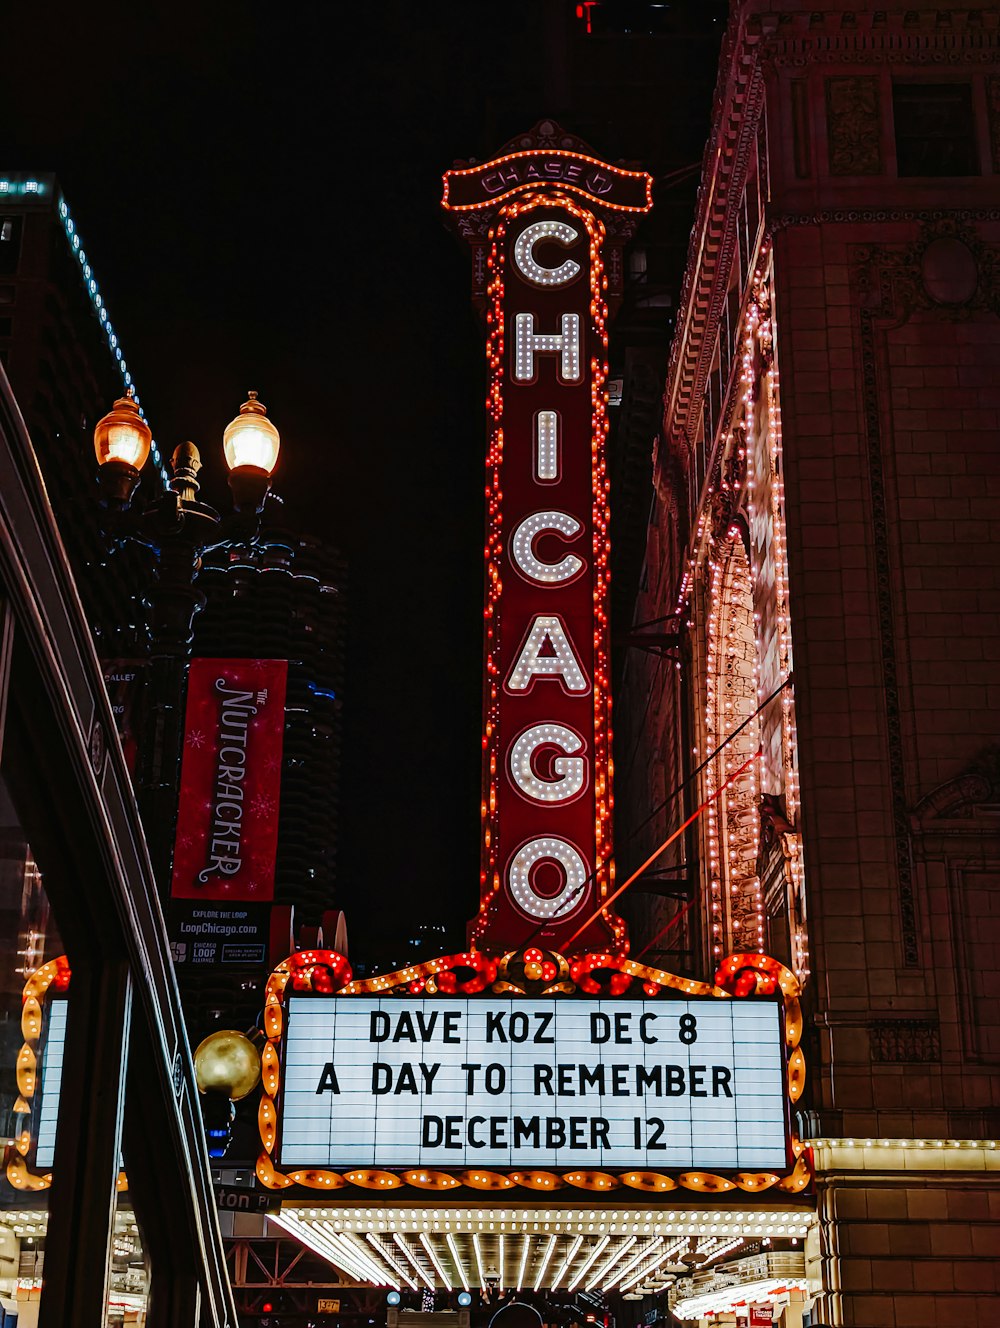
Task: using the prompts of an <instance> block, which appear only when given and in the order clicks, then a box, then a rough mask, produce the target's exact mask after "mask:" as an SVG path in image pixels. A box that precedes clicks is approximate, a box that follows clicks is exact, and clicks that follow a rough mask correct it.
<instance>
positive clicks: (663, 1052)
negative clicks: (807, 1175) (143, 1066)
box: [280, 996, 788, 1170]
mask: <svg viewBox="0 0 1000 1328" xmlns="http://www.w3.org/2000/svg"><path fill="white" fill-rule="evenodd" d="M287 1017H288V1023H287V1031H286V1036H285V1040H284V1068H283V1072H282V1076H281V1100H280V1120H281V1142H280V1159H281V1165H282V1166H283V1167H284V1168H286V1169H288V1168H291V1167H346V1166H367V1167H413V1166H431V1167H435V1166H436V1167H442V1166H443V1167H455V1166H468V1165H479V1166H513V1167H524V1168H530V1167H535V1166H574V1165H577V1166H578V1165H580V1164H581V1163H585V1164H586V1165H588V1166H602V1167H612V1168H631V1167H641V1168H646V1167H655V1168H656V1169H657V1170H664V1169H688V1168H713V1169H736V1168H739V1169H747V1170H761V1169H767V1170H782V1169H784V1167H785V1166H786V1162H787V1157H788V1152H787V1148H788V1143H787V1132H786V1110H785V1107H786V1095H785V1058H784V1051H783V1045H782V1043H783V1039H782V1030H781V1016H780V1007H779V1005H778V1004H777V1002H775V1001H770V1000H759V1001H757V1000H741V1001H719V1000H716V999H714V998H712V997H706V998H700V999H698V998H696V999H691V1000H677V1001H662V1000H660V1001H641V1002H634V1003H633V1002H630V1003H629V1004H628V1005H627V1006H624V1007H623V1006H617V1007H612V1008H609V1006H608V1003H607V1002H601V1001H597V1000H572V1001H552V1000H546V999H542V1000H532V999H528V1000H523V999H518V1000H516V1001H515V1000H511V999H507V1000H491V1001H489V1002H488V1003H487V1002H483V1001H477V1000H474V999H473V1000H468V999H463V998H461V997H457V998H451V999H447V1000H442V999H441V998H440V997H435V998H431V999H415V1000H406V1001H400V1000H399V999H398V998H395V997H372V998H368V997H351V998H350V999H349V1000H341V999H337V998H333V999H322V998H316V997H310V996H292V997H291V998H290V999H289V1002H288V1007H287Z"/></svg>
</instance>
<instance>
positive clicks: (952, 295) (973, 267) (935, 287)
mask: <svg viewBox="0 0 1000 1328" xmlns="http://www.w3.org/2000/svg"><path fill="white" fill-rule="evenodd" d="M855 262H856V272H857V277H858V284H859V289H860V291H861V298H862V302H863V304H864V305H865V306H866V307H868V308H874V307H881V308H882V309H885V308H886V307H887V306H891V308H892V310H893V314H894V315H895V316H896V317H898V316H900V315H902V316H903V317H904V318H908V317H909V316H910V315H911V314H912V313H913V312H914V311H915V310H917V309H934V310H936V311H937V312H938V313H939V314H940V315H941V316H942V317H945V318H948V319H949V320H961V319H965V318H968V317H969V315H970V314H971V313H972V312H973V311H974V310H977V309H988V310H991V311H992V312H993V313H996V314H1000V282H998V281H997V275H998V272H1000V263H998V261H997V254H996V250H995V249H993V248H991V247H990V246H989V245H987V244H984V243H983V240H982V238H981V237H980V235H979V233H978V231H977V230H976V229H975V227H973V226H970V225H969V224H968V222H967V221H966V220H965V219H964V218H961V217H959V216H954V215H939V216H937V217H933V218H927V219H922V220H921V224H920V231H919V234H918V235H917V238H916V240H914V242H913V243H912V244H910V245H908V246H907V247H906V248H903V249H888V248H881V247H877V246H864V247H863V248H860V249H858V250H856V251H855Z"/></svg>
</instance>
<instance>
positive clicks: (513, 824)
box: [445, 149, 651, 953]
mask: <svg viewBox="0 0 1000 1328" xmlns="http://www.w3.org/2000/svg"><path fill="white" fill-rule="evenodd" d="M547 156H549V157H552V158H554V159H558V158H560V157H565V159H566V160H565V163H564V164H565V166H566V170H561V171H559V172H557V173H554V174H552V175H547V176H545V177H544V178H543V177H541V176H540V177H539V178H538V179H537V180H536V181H535V182H533V183H532V185H531V186H530V187H529V186H527V185H525V184H524V183H523V182H519V181H518V182H514V181H510V180H507V177H506V176H505V175H504V173H503V172H504V169H505V168H506V166H507V165H509V162H510V160H513V159H511V158H509V160H508V161H507V162H505V163H501V162H500V161H499V160H497V161H494V162H492V163H487V164H486V165H485V166H483V167H477V168H476V171H477V172H478V173H481V174H482V177H483V179H484V180H485V179H489V180H490V181H491V182H492V183H493V184H494V185H495V186H496V187H495V188H492V189H491V191H489V192H487V193H485V194H484V195H483V196H482V197H481V198H480V200H479V201H478V202H474V203H463V204H462V205H461V207H462V210H463V211H474V210H477V209H478V210H479V211H480V212H482V214H483V215H482V216H481V218H479V219H478V221H479V223H481V224H480V227H479V229H478V230H477V231H476V233H477V234H481V235H484V234H485V232H486V230H487V229H489V230H490V237H491V238H490V246H489V261H488V275H489V289H488V291H487V292H486V312H487V313H488V315H489V317H488V320H487V356H488V362H489V366H490V375H491V384H490V395H489V400H490V420H491V432H490V437H489V450H488V475H489V485H488V490H487V504H488V516H487V539H486V551H487V576H486V586H487V600H486V612H485V624H486V661H485V663H486V669H485V705H484V712H485V732H484V743H483V749H484V759H483V798H482V806H483V838H482V873H481V902H480V912H479V916H478V918H477V919H476V921H475V922H474V924H473V927H472V932H471V935H472V939H473V941H474V943H475V945H476V946H477V947H478V948H480V949H482V950H484V951H486V952H487V953H490V952H493V953H499V952H503V951H505V950H509V949H513V948H516V947H518V946H519V945H524V944H528V943H529V942H531V943H535V944H538V945H540V946H543V947H548V948H551V949H554V950H563V951H564V952H565V950H566V947H567V946H568V945H569V943H570V941H571V940H572V948H571V952H573V951H576V952H579V951H586V950H598V949H600V950H610V951H613V952H618V953H623V952H625V950H626V949H627V937H626V934H625V927H624V924H623V923H622V921H621V919H619V918H617V917H616V916H615V915H614V914H613V913H612V912H611V911H610V910H609V909H608V908H606V907H602V901H603V900H604V899H605V898H606V897H607V896H608V895H609V894H610V892H611V889H612V885H613V874H612V866H611V859H612V843H611V796H612V789H611V762H610V751H611V698H610V693H609V676H608V674H609V662H610V641H609V639H608V604H607V594H608V572H607V561H608V531H607V520H608V500H609V495H608V483H607V469H606V465H605V459H604V442H605V432H606V427H607V425H606V418H605V392H604V383H605V378H606V375H607V307H606V304H605V298H606V296H605V292H606V291H607V286H608V282H607V274H606V267H605V259H606V254H607V250H608V249H609V248H610V247H612V246H615V247H618V248H620V247H621V246H622V245H623V244H624V243H625V241H626V239H627V238H629V236H630V233H631V231H632V230H634V227H635V224H636V222H637V220H638V214H639V213H641V212H642V211H644V210H648V200H649V198H650V190H649V184H650V183H651V182H649V179H648V177H646V176H642V177H641V178H642V179H643V180H645V181H646V199H647V208H646V209H644V208H641V207H637V206H635V205H634V203H633V202H631V201H630V202H629V203H628V204H625V203H624V202H621V201H619V199H620V198H623V197H624V195H616V193H615V191H614V190H608V191H607V192H606V193H603V194H596V193H594V191H592V190H588V188H587V187H586V185H585V180H586V179H589V178H591V177H593V178H599V179H606V180H611V179H615V180H617V179H620V178H621V177H622V172H620V171H617V172H616V168H614V167H610V166H608V165H607V164H606V163H601V162H599V161H597V160H596V159H591V160H592V167H591V168H589V169H588V171H587V172H583V171H580V170H577V171H576V172H575V173H574V172H571V171H570V170H569V167H570V166H578V165H579V164H580V162H581V161H585V160H586V155H585V154H582V153H580V152H571V151H569V150H565V151H564V150H562V149H559V150H551V149H547ZM508 157H509V154H508ZM455 174H456V173H454V172H450V173H449V176H447V177H446V182H445V183H446V190H445V206H446V207H449V209H450V207H451V205H450V204H449V201H448V199H449V192H448V191H449V189H451V188H457V187H458V186H457V185H456V183H455V182H454V180H453V178H452V177H453V176H454V175H455ZM457 174H458V175H461V174H462V173H461V172H458V173H457ZM640 175H641V173H634V176H635V179H636V180H637V181H638V179H639V177H640ZM464 196H465V195H463V197H464ZM629 198H630V200H631V199H634V198H635V195H634V194H630V195H629ZM456 206H457V205H456ZM463 234H466V235H469V234H471V232H470V230H469V229H468V228H467V227H466V228H465V229H464V230H463ZM609 237H610V238H609ZM620 266H621V265H620V263H617V262H616V263H615V264H614V265H613V270H614V271H615V272H617V271H618V270H619V269H620ZM578 931H579V932H580V935H579V936H578V937H576V938H575V939H573V938H574V935H575V933H576V932H578Z"/></svg>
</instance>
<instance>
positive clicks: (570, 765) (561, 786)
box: [510, 724, 587, 802]
mask: <svg viewBox="0 0 1000 1328" xmlns="http://www.w3.org/2000/svg"><path fill="white" fill-rule="evenodd" d="M542 747H557V748H558V749H559V750H560V751H562V752H565V753H567V754H566V755H565V756H557V757H555V758H554V759H553V761H552V771H553V774H554V775H555V778H554V779H541V778H540V777H539V776H538V775H537V774H536V773H535V769H534V766H533V764H532V762H533V760H534V756H535V753H536V752H537V751H538V750H539V749H540V748H542ZM582 748H583V739H582V738H581V737H580V735H579V733H575V732H574V731H573V730H572V729H571V728H567V727H566V725H565V724H534V725H532V727H531V728H530V729H526V730H525V732H524V733H522V734H521V736H520V737H519V738H518V739H516V740H515V742H514V743H513V745H512V746H511V749H510V777H511V779H513V781H514V783H515V784H516V785H517V787H518V788H519V789H520V791H521V792H522V793H523V794H524V796H525V797H526V798H531V799H532V800H533V801H534V802H567V801H569V799H570V798H575V797H576V796H577V794H578V793H579V792H580V790H581V789H582V788H583V785H584V781H585V780H586V778H587V763H586V761H585V760H584V759H583V757H582V756H574V755H573V754H572V753H574V752H579V751H580V750H581V749H582Z"/></svg>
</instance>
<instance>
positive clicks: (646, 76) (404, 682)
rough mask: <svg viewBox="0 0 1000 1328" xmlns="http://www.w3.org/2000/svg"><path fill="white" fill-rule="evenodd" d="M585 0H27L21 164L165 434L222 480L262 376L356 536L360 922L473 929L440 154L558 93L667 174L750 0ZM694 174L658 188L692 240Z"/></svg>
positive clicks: (299, 484) (476, 357)
mask: <svg viewBox="0 0 1000 1328" xmlns="http://www.w3.org/2000/svg"><path fill="white" fill-rule="evenodd" d="M575 8H576V7H575V5H574V4H571V3H570V4H567V3H564V0H511V2H510V3H506V4H503V5H501V4H495V3H487V2H486V0H461V2H459V0H435V2H434V3H428V4H424V5H420V4H414V3H412V0H410V2H409V3H401V2H400V0H387V2H386V3H378V2H377V0H369V3H366V4H336V5H320V4H306V5H280V4H279V5H275V4H273V3H269V4H262V3H255V2H254V0H249V2H248V0H242V2H241V3H236V0H214V2H213V3H212V4H210V5H204V4H203V5H197V6H196V5H193V4H192V5H184V4H180V5H171V6H165V5H159V4H153V5H130V6H125V5H123V4H108V5H100V6H93V5H77V6H72V7H71V6H58V7H57V9H56V10H48V9H47V8H46V7H44V6H43V7H36V6H21V7H20V13H19V15H15V16H11V15H8V18H7V21H6V25H5V26H6V28H7V41H6V43H5V45H6V48H7V58H6V60H5V70H4V75H3V80H2V86H0V104H3V114H2V123H0V166H2V167H3V169H25V170H34V171H42V170H54V171H55V172H56V173H57V174H58V176H59V178H60V181H61V183H62V186H63V189H64V192H65V195H66V197H67V200H68V201H69V204H70V207H71V209H72V210H73V213H74V216H75V218H76V221H77V224H78V228H79V230H80V233H81V235H82V237H83V239H84V242H85V244H86V245H87V249H88V254H89V256H90V261H91V262H92V264H93V267H94V271H95V275H96V276H97V277H98V280H99V281H100V283H101V289H102V292H103V293H104V296H105V299H106V302H107V305H108V308H109V312H110V313H111V316H112V318H113V319H114V321H115V325H116V327H117V330H118V332H119V335H120V337H121V341H122V345H123V346H124V347H125V349H126V353H127V356H128V359H129V364H130V367H131V369H132V372H133V375H134V378H135V381H136V384H137V385H138V387H139V390H140V393H141V394H142V398H143V403H144V406H145V408H146V411H147V414H148V417H149V419H150V421H151V423H152V425H153V429H154V435H155V437H156V438H157V440H158V442H159V443H160V446H161V449H162V450H163V451H164V452H165V453H166V454H167V455H169V454H170V452H171V451H172V450H173V448H174V446H176V444H177V443H179V442H182V441H183V440H184V439H185V438H188V437H191V438H193V439H194V441H195V442H197V443H198V444H199V446H200V448H201V450H202V455H203V456H204V457H206V459H207V462H208V464H207V465H206V475H205V489H206V496H207V497H208V498H209V500H211V499H212V495H213V494H215V495H217V497H218V501H220V502H224V501H225V499H224V498H223V497H222V493H223V492H224V480H223V472H222V466H221V434H222V429H223V428H224V426H225V424H226V423H227V422H228V420H229V419H230V418H232V416H233V415H234V414H235V412H236V410H237V408H238V406H239V404H240V402H241V401H243V400H244V399H245V396H246V391H247V389H248V388H251V387H252V388H254V389H256V390H257V391H258V392H259V393H260V396H261V399H262V400H263V401H264V402H265V404H266V405H267V406H268V409H269V411H270V413H271V415H272V417H273V418H274V420H275V422H276V424H277V425H278V427H279V429H280V430H281V434H282V448H283V451H282V460H281V463H280V472H279V475H278V478H277V482H276V486H275V487H276V490H277V492H278V493H280V495H281V496H282V498H283V499H284V501H285V513H286V515H287V518H288V521H289V523H290V524H292V525H297V526H300V527H302V528H303V529H305V530H308V531H310V532H312V533H315V534H319V535H323V536H326V537H328V538H330V539H331V540H333V541H335V542H337V543H339V544H340V545H341V546H342V547H343V549H344V551H345V553H346V554H347V557H348V559H349V562H350V589H349V596H350V606H351V619H352V635H351V642H350V652H349V664H350V675H349V678H348V686H347V690H346V695H345V715H346V721H347V745H346V749H345V752H344V767H343V777H342V788H341V798H342V808H343V810H342V827H343V829H342V845H341V882H342V898H341V901H340V902H341V903H342V905H343V906H344V907H345V908H346V909H347V911H348V919H349V924H350V925H351V926H352V927H353V929H354V931H355V933H356V934H357V935H359V936H360V937H362V938H364V937H370V936H372V935H374V934H376V933H377V932H378V931H379V930H385V929H391V930H392V931H396V930H397V928H398V929H400V930H403V931H405V930H408V929H409V928H410V927H411V926H412V925H413V923H414V922H416V921H418V920H421V919H427V920H431V921H437V920H440V921H444V922H446V923H447V924H448V925H449V927H450V929H451V939H452V940H454V941H456V942H457V941H459V940H460V939H461V936H462V926H463V924H464V921H465V919H466V918H467V917H469V916H471V915H472V913H473V912H474V910H475V906H476V902H477V895H478V834H479V821H478V804H479V787H478V785H479V728H480V692H481V688H480V668H481V623H482V617H481V596H482V530H483V497H482V495H483V488H482V484H483V455H484V447H485V424H484V412H483V407H482V401H483V396H484V391H485V388H484V382H485V376H484V370H483V353H482V342H481V335H480V331H479V327H478V325H477V323H476V321H475V319H474V316H473V313H472V310H471V305H470V302H469V298H468V271H467V259H466V256H465V254H464V253H463V252H462V250H461V249H460V247H459V245H458V244H457V242H456V241H455V239H454V238H453V237H452V235H451V234H450V233H449V232H448V231H447V230H446V229H445V227H444V226H443V225H442V219H441V213H440V209H439V206H438V204H439V198H440V177H441V174H442V172H443V171H444V170H445V169H446V168H447V167H448V166H449V165H451V164H452V162H453V160H454V159H455V158H459V157H462V158H468V157H473V156H475V157H479V158H486V157H487V156H489V155H491V154H492V153H493V152H495V151H496V150H497V149H499V148H500V147H501V146H502V145H503V143H504V142H505V141H506V140H507V139H509V138H510V137H512V136H513V135H514V134H515V133H517V132H520V131H522V130H525V129H527V128H530V127H531V125H532V124H534V123H535V122H536V121H537V120H538V119H540V118H541V117H543V116H550V115H551V116H555V117H557V118H559V119H560V120H561V122H562V123H563V124H564V125H565V126H566V127H567V128H568V129H570V130H573V131H575V132H578V133H580V134H582V136H583V137H585V138H586V139H588V141H590V142H591V143H592V144H593V145H594V147H595V149H596V150H597V152H598V153H599V154H601V155H605V156H607V157H608V158H610V159H611V160H615V159H619V158H622V157H625V158H628V159H639V160H641V161H642V164H643V165H644V166H646V167H647V168H649V169H651V170H652V171H653V173H654V174H656V175H657V176H662V175H666V174H668V173H669V172H671V171H675V170H677V169H678V168H680V167H683V166H685V165H687V164H689V163H691V162H692V161H697V160H698V159H699V158H700V156H701V151H702V147H703V144H704V140H705V136H706V134H707V130H708V114H709V106H710V100H711V92H712V86H713V83H714V69H715V62H716V59H717V52H718V44H719V41H720V40H721V36H722V30H723V27H724V20H725V13H726V5H725V2H724V0H679V3H676V4H670V5H660V6H650V5H645V4H641V5H616V4H610V5H608V6H606V8H605V12H604V15H603V16H600V15H596V20H597V21H596V22H595V27H597V28H598V29H599V30H600V28H601V27H602V25H604V26H606V27H607V28H608V29H609V33H608V35H607V36H601V35H594V36H592V37H591V38H586V37H585V35H584V33H583V29H582V26H581V23H580V21H579V20H578V19H577V18H576V17H575V13H574V11H575ZM630 23H631V25H632V26H633V27H634V32H633V33H632V35H631V37H630V38H628V39H627V40H628V41H630V42H631V43H632V44H631V46H629V47H625V46H623V42H624V41H625V40H626V38H625V37H624V36H623V35H622V33H621V30H622V29H624V28H627V27H628V26H629V25H630ZM650 27H655V28H658V29H659V35H658V36H656V37H654V38H650V37H649V36H648V35H645V34H646V33H647V32H648V29H649V28H650ZM613 33H616V34H617V35H612V34H613ZM602 43H603V45H602ZM695 184H696V176H695V177H694V178H690V177H689V179H688V182H687V185H686V187H684V188H682V189H680V190H677V189H673V190H672V192H671V193H670V195H669V197H668V196H667V195H666V194H665V193H664V194H662V195H661V196H659V197H658V199H657V202H658V206H661V208H663V207H669V208H671V209H672V215H673V217H674V220H673V222H672V223H671V224H672V225H673V226H674V229H675V230H676V231H677V236H676V237H675V238H676V240H677V242H678V244H679V245H683V242H684V238H685V237H686V232H687V229H688V228H689V227H690V222H691V215H692V208H693V194H694V186H695ZM680 275H681V273H680V269H679V266H678V270H677V272H676V284H677V285H679V281H680Z"/></svg>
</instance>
